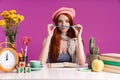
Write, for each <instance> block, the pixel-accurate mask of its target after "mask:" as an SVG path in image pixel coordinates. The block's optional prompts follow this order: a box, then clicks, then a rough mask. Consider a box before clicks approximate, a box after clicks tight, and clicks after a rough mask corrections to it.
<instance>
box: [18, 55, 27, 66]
mask: <svg viewBox="0 0 120 80" xmlns="http://www.w3.org/2000/svg"><path fill="white" fill-rule="evenodd" d="M19 62H25V64H26V66H27V63H28V56H23V57H19Z"/></svg>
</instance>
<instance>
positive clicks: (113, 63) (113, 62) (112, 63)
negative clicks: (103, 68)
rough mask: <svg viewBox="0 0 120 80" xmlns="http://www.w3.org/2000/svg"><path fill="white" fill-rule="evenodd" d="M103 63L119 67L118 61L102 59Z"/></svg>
mask: <svg viewBox="0 0 120 80" xmlns="http://www.w3.org/2000/svg"><path fill="white" fill-rule="evenodd" d="M102 61H103V63H104V64H107V65H112V66H118V67H120V62H115V61H108V60H102Z"/></svg>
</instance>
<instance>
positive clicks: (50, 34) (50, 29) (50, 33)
mask: <svg viewBox="0 0 120 80" xmlns="http://www.w3.org/2000/svg"><path fill="white" fill-rule="evenodd" d="M54 30H55V25H53V24H48V28H47V31H48V37H50V38H51V37H52V36H53V32H54Z"/></svg>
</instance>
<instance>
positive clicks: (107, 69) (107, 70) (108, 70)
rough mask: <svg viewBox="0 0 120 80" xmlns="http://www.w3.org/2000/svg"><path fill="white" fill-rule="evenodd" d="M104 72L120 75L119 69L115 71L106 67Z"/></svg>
mask: <svg viewBox="0 0 120 80" xmlns="http://www.w3.org/2000/svg"><path fill="white" fill-rule="evenodd" d="M103 71H105V72H112V73H119V74H120V70H119V69H114V68H108V67H104V68H103Z"/></svg>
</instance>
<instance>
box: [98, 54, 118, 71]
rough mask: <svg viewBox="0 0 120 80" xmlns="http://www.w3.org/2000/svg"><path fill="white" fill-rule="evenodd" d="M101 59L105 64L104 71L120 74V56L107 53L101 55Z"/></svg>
mask: <svg viewBox="0 0 120 80" xmlns="http://www.w3.org/2000/svg"><path fill="white" fill-rule="evenodd" d="M100 59H101V60H103V62H104V69H103V71H107V72H113V73H120V54H117V53H105V54H101V56H100Z"/></svg>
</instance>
